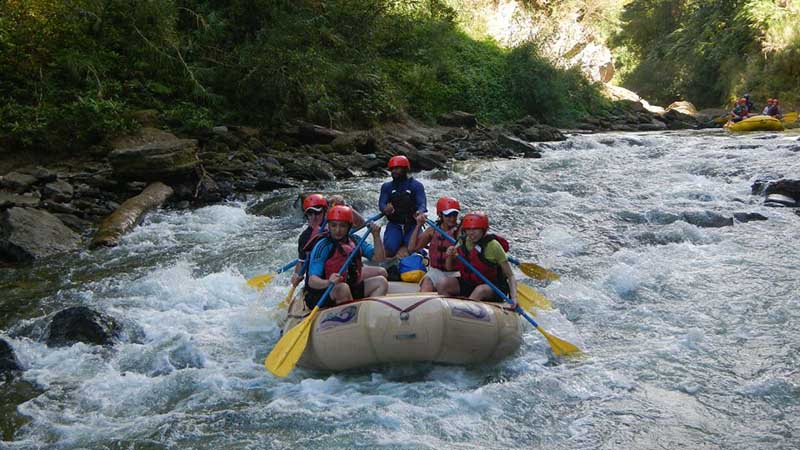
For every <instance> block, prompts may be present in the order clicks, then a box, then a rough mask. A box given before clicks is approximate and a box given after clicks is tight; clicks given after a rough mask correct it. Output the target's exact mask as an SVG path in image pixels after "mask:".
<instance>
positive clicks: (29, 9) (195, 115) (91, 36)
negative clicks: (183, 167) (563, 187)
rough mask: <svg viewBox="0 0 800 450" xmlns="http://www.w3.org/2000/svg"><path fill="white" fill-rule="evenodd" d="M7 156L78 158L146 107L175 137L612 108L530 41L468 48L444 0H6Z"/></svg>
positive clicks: (2, 120)
mask: <svg viewBox="0 0 800 450" xmlns="http://www.w3.org/2000/svg"><path fill="white" fill-rule="evenodd" d="M3 3H4V6H3V10H4V14H3V15H2V16H0V78H2V79H3V80H4V82H3V83H2V84H0V98H2V106H0V127H1V128H0V133H2V135H4V136H5V139H4V145H5V146H7V147H12V146H20V145H22V146H26V147H35V148H47V149H53V148H59V149H67V150H71V149H80V148H84V147H85V146H87V145H91V144H93V143H96V142H99V141H100V140H101V139H103V138H104V137H105V136H108V135H110V134H114V133H117V132H120V131H123V130H125V129H126V128H128V127H131V126H133V124H132V121H131V120H130V119H128V115H127V112H129V111H132V110H136V109H142V108H148V109H155V110H158V111H159V112H160V116H161V117H160V119H161V122H162V123H164V124H166V125H167V126H170V127H172V128H173V129H177V130H179V131H180V130H183V131H186V130H190V129H196V128H202V127H208V126H211V125H215V124H219V123H230V122H233V123H248V124H255V125H262V126H266V125H273V124H278V123H280V122H282V121H286V120H291V119H294V118H302V119H306V120H309V121H313V122H316V123H320V124H325V125H332V126H337V127H349V126H369V125H372V124H375V123H377V122H381V121H385V120H389V119H392V118H396V117H400V116H402V115H403V114H409V115H412V116H414V117H417V118H421V119H424V120H430V119H431V118H433V117H435V116H436V115H437V114H439V113H442V112H446V111H450V110H456V109H460V110H465V111H470V112H474V113H476V114H477V115H478V116H479V118H481V119H482V120H486V121H490V122H494V121H501V120H507V119H513V118H516V117H520V116H522V115H525V114H532V115H534V116H535V117H537V118H539V119H541V120H543V121H545V122H549V123H552V124H566V123H569V121H570V120H572V119H574V118H576V117H578V116H580V115H582V114H585V113H586V111H587V110H589V109H596V108H599V107H602V106H603V105H604V104H605V101H604V100H603V99H602V98H601V96H600V95H599V94H598V91H597V88H596V87H595V86H593V85H592V84H591V83H589V82H588V81H586V79H585V78H583V76H582V75H581V74H580V73H579V72H578V71H577V70H561V69H555V68H554V67H553V65H552V64H551V63H550V62H548V61H547V60H546V59H544V58H543V57H541V56H540V55H539V53H538V52H537V48H536V46H535V45H533V44H528V45H521V46H518V47H516V48H513V49H504V48H501V47H499V46H498V45H497V44H495V43H493V42H491V41H490V40H475V39H473V38H471V37H469V36H468V35H467V34H465V33H464V32H463V31H461V29H460V28H459V26H458V23H457V14H456V12H455V10H454V9H453V8H451V7H450V6H448V5H447V4H446V3H445V2H444V1H442V0H426V1H414V0H358V1H352V0H330V1H319V0H290V1H289V0H284V1H281V0H230V1H213V2H211V1H204V0H158V1H155V0H144V1H136V2H130V1H124V0H103V1H101V0H70V1H58V0H4V2H3Z"/></svg>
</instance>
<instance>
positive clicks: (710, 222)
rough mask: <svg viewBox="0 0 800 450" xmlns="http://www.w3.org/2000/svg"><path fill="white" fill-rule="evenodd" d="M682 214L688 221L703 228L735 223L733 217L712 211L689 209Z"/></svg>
mask: <svg viewBox="0 0 800 450" xmlns="http://www.w3.org/2000/svg"><path fill="white" fill-rule="evenodd" d="M682 216H683V220H685V221H686V222H688V223H690V224H692V225H695V226H698V227H703V228H720V227H727V226H730V225H733V218H732V217H725V216H723V215H721V214H717V213H715V212H711V211H687V212H684V213H683V214H682Z"/></svg>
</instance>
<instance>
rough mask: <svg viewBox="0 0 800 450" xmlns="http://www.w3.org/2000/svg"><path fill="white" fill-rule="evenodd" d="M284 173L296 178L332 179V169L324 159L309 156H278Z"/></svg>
mask: <svg viewBox="0 0 800 450" xmlns="http://www.w3.org/2000/svg"><path fill="white" fill-rule="evenodd" d="M278 161H280V162H281V165H282V166H283V168H284V170H285V171H286V175H287V176H289V177H292V178H297V179H298V180H333V179H334V176H333V172H334V169H333V167H331V165H330V164H328V163H327V162H325V161H322V160H320V159H318V158H313V157H310V156H305V157H295V158H292V159H287V158H286V157H283V156H281V157H279V158H278Z"/></svg>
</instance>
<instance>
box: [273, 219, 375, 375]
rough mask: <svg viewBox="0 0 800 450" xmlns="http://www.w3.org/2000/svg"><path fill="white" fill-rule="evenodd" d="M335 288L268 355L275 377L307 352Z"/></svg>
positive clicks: (368, 231) (349, 258)
mask: <svg viewBox="0 0 800 450" xmlns="http://www.w3.org/2000/svg"><path fill="white" fill-rule="evenodd" d="M379 217H380V215H379ZM369 223H371V221H369V222H367V223H366V224H364V226H367V225H368V224H369ZM369 234H370V230H369V229H367V231H366V232H364V236H362V237H361V239H359V241H358V243H357V244H356V246H355V248H354V249H353V251H352V252H350V256H348V257H347V259H346V260H345V262H344V264H342V267H341V268H340V269H339V272H337V273H338V274H339V275H342V274H344V272H345V271H346V270H347V267H348V266H349V265H350V262H351V261H352V260H353V257H354V256H355V255H356V254H358V253H359V252H358V249H360V248H361V244H363V243H364V241H365V240H366V239H367V236H369ZM333 286H334V284H333V283H328V288H327V289H325V292H324V293H323V294H322V297H320V298H319V301H318V302H317V305H316V306H314V309H312V310H311V314H309V315H308V316H306V318H305V319H303V321H302V322H300V323H299V324H297V325H295V326H294V327H292V329H291V330H289V331H287V332H286V333H285V334H284V335H283V337H281V339H280V340H279V341H278V343H277V344H275V347H273V348H272V351H271V352H270V353H269V355H267V358H266V359H265V360H264V367H266V368H267V370H269V371H270V372H272V374H273V375H275V376H277V377H281V378H283V377H285V376H286V375H289V372H291V371H292V369H294V366H295V365H296V364H297V361H298V360H299V359H300V356H301V355H302V354H303V351H305V349H306V345H308V336H309V335H310V334H311V324H312V323H314V319H315V318H316V317H317V313H318V312H319V308H320V307H321V306H322V305H323V304H324V303H325V300H327V299H328V294H330V292H331V290H332V289H333Z"/></svg>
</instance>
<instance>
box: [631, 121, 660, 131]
mask: <svg viewBox="0 0 800 450" xmlns="http://www.w3.org/2000/svg"><path fill="white" fill-rule="evenodd" d="M637 128H638V129H639V131H664V130H666V129H667V124H665V123H664V122H661V121H658V120H653V121H652V122H650V123H641V124H639V126H638V127H637Z"/></svg>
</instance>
